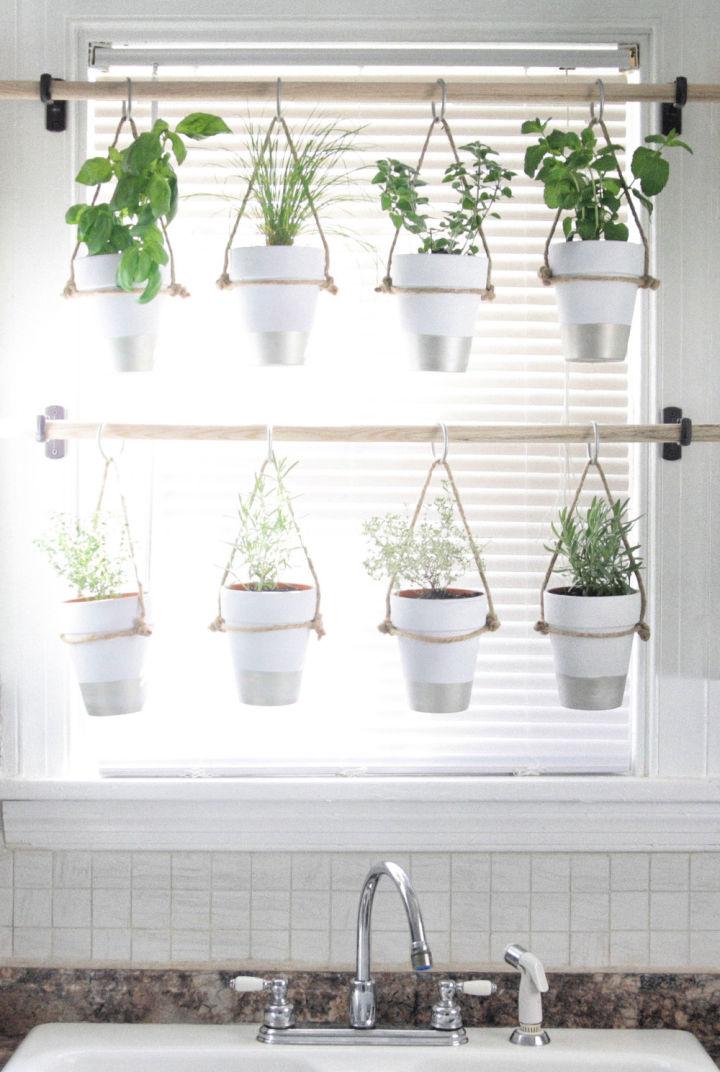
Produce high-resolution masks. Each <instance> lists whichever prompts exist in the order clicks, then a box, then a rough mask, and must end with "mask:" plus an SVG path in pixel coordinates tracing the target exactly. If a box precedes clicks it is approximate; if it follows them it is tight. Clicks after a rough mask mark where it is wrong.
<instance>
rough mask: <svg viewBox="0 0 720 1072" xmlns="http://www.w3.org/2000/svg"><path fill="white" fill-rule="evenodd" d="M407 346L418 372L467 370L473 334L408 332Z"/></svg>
mask: <svg viewBox="0 0 720 1072" xmlns="http://www.w3.org/2000/svg"><path fill="white" fill-rule="evenodd" d="M407 346H408V353H409V356H410V360H411V362H412V364H413V366H414V367H415V368H416V369H417V370H418V372H465V371H466V370H467V367H468V361H469V359H470V347H471V346H472V336H468V337H465V336H456V335H410V334H408V335H407Z"/></svg>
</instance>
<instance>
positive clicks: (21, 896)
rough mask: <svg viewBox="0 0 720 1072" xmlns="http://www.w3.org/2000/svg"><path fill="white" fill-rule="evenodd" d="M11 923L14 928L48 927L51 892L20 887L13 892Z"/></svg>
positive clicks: (50, 915)
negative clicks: (13, 901)
mask: <svg viewBox="0 0 720 1072" xmlns="http://www.w3.org/2000/svg"><path fill="white" fill-rule="evenodd" d="M13 922H14V924H15V926H16V927H49V926H50V924H51V922H52V891H51V890H50V889H47V890H39V889H32V888H30V887H27V888H26V887H22V888H20V889H16V890H15V906H14V912H13Z"/></svg>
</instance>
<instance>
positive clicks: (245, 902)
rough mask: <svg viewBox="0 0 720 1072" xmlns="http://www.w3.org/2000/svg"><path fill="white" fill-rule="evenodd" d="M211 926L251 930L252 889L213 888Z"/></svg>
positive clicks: (213, 927) (222, 928) (224, 928)
mask: <svg viewBox="0 0 720 1072" xmlns="http://www.w3.org/2000/svg"><path fill="white" fill-rule="evenodd" d="M210 926H211V929H212V930H216V929H218V930H233V929H234V928H237V929H238V930H249V929H250V891H249V890H213V892H212V900H211V904H210Z"/></svg>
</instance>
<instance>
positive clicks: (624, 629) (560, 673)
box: [535, 426, 650, 711]
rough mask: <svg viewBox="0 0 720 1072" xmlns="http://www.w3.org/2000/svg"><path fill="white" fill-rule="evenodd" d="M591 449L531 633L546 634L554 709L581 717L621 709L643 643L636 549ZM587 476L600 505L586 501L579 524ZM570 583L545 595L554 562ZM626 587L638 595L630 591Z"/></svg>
mask: <svg viewBox="0 0 720 1072" xmlns="http://www.w3.org/2000/svg"><path fill="white" fill-rule="evenodd" d="M595 435H596V440H595V448H594V450H593V451H592V452H591V453H590V457H589V460H588V462H587V465H586V466H585V469H584V470H583V473H582V476H581V478H580V483H579V485H578V488H577V491H576V493H575V497H574V499H573V501H572V504H571V506H570V507H569V509H563V510H561V512H560V517H559V522H558V523H557V524H555V525H553V535H554V536H555V537H556V543H555V545H554V547H552V548H549V550H552V558H551V559H550V564H549V566H548V568H547V572H546V574H545V578H544V581H543V586H542V590H541V594H540V620H539V621H538V622H537V624H536V626H535V629H536V630H537V631H538V632H539V633H543V634H546V635H547V634H549V636H550V641H551V643H552V650H553V659H554V663H555V676H556V679H557V686H558V693H559V697H560V703H561V704H562V705H563V707H568V708H572V709H575V710H581V711H606V710H611V709H612V708H616V707H620V706H622V702H623V694H624V692H625V682H626V679H627V673H628V667H629V665H630V655H631V653H632V642H633V637H634V635H635V634H636V633H637V634H638V636H639V637H640V638H641V640H648V639H649V637H650V629H649V627H648V625H647V624H646V622H645V614H646V608H647V599H646V594H645V587H644V584H643V580H642V576H641V572H640V565H641V564H640V562H639V561H638V559H637V558H636V551H637V550H638V548H637V547H634V546H631V545H630V542H629V538H628V537H629V534H630V532H631V529H632V525H633V522H632V521H629V520H628V519H627V517H626V509H627V502H624V503H623V502H621V501H620V500H616V499H613V496H612V493H611V491H610V488H609V485H608V482H607V477H606V476H605V472H604V470H603V468H602V466H601V465H600V463H599V461H598V459H597V426H596V433H595ZM591 468H595V469H596V470H597V472H598V475H599V477H600V480H601V482H602V485H603V489H604V492H605V496H606V498H605V499H602V498H593V500H592V502H591V504H590V506H589V507H588V509H587V511H586V513H585V515H584V516H582V515H581V514H580V513H579V511H578V501H579V499H580V493H581V492H582V489H583V486H584V484H585V480H586V478H587V475H588V473H589V471H590V469H591ZM559 558H562V559H564V560H565V561H566V563H567V565H566V566H565V567H564V568H562V569H561V570H559V572H560V573H563V574H567V575H569V577H570V579H571V583H570V584H569V585H567V586H564V587H559V588H548V585H549V583H550V581H551V578H552V575H553V572H554V571H555V567H556V564H557V562H558V559H559ZM633 580H634V581H635V583H636V585H637V588H633Z"/></svg>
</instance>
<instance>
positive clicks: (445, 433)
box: [430, 421, 449, 465]
mask: <svg viewBox="0 0 720 1072" xmlns="http://www.w3.org/2000/svg"><path fill="white" fill-rule="evenodd" d="M438 427H439V429H440V432H441V433H442V454H441V455H440V457H439V458H438V456H437V454H436V453H435V442H434V441H432V440H431V442H430V447H431V450H432V456H433V458H434V459H435V461H440V463H441V464H442V465H444V464H445V462H446V461H447V456H448V446H449V437H448V429H447V425H446V424H445V421H438Z"/></svg>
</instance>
